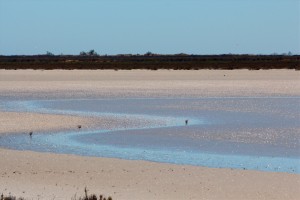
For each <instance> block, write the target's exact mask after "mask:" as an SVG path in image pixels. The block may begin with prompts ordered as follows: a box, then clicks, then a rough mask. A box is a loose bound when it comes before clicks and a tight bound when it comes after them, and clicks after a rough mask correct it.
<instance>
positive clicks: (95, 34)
mask: <svg viewBox="0 0 300 200" xmlns="http://www.w3.org/2000/svg"><path fill="white" fill-rule="evenodd" d="M90 49H95V50H96V52H98V53H99V54H119V53H133V54H136V53H140V54H143V53H145V52H147V51H151V52H154V53H162V54H173V53H181V52H184V53H190V54H223V53H238V54H244V53H249V54H271V53H274V52H276V53H287V52H289V51H291V52H293V53H294V54H300V0H0V54H2V55H15V54H23V55H24V54H43V53H45V52H46V51H50V52H53V53H54V54H60V53H64V54H78V53H79V52H80V51H88V50H90Z"/></svg>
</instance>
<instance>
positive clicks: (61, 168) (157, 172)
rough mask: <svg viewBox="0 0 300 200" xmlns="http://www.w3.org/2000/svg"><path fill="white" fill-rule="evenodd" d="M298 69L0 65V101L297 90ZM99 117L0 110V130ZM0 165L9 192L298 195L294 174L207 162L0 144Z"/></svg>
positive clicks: (44, 195)
mask: <svg viewBox="0 0 300 200" xmlns="http://www.w3.org/2000/svg"><path fill="white" fill-rule="evenodd" d="M224 75H225V76H224ZM299 75H300V74H299V71H291V70H268V71H261V70H260V71H248V70H238V71H235V70H234V71H222V70H220V71H210V70H203V71H167V70H165V71H142V70H139V71H117V72H115V71H61V70H53V71H33V70H26V71H5V70H0V100H1V98H2V99H11V98H12V99H17V98H85V97H94V98H99V97H103V98H107V97H165V96H174V97H204V96H299V95H300V84H299V77H300V76H299ZM4 114H5V115H4ZM41 115H43V116H41ZM41 119H42V120H41ZM94 120H95V121H94ZM97 120H98V121H97ZM103 120H105V119H94V118H93V119H92V118H81V117H77V116H62V115H44V114H31V113H4V112H1V113H0V122H1V126H2V127H1V128H0V130H1V131H0V132H1V133H6V132H20V133H21V132H24V131H25V132H26V131H29V130H31V127H35V128H36V131H45V130H62V129H71V130H72V129H74V126H75V125H77V124H78V123H82V124H83V123H85V124H89V126H90V127H97V125H98V126H100V125H99V123H100V122H103ZM16 122H18V123H16ZM3 123H4V124H5V125H3ZM116 123H117V121H116ZM24 124H25V125H24ZM53 124H55V125H53ZM75 128H76V127H75ZM0 166H1V167H0V176H1V178H0V193H1V192H3V193H4V194H8V193H9V192H12V193H13V194H15V195H18V196H24V197H28V198H30V199H32V198H33V199H53V197H55V199H70V197H71V196H73V195H74V194H76V193H77V196H78V195H83V189H84V187H85V186H87V187H88V189H89V190H90V192H92V193H104V194H109V195H112V196H113V198H114V199H299V196H300V175H296V174H287V173H271V172H258V171H247V170H231V169H209V168H203V167H192V166H177V165H171V164H161V163H152V162H144V161H126V160H118V159H106V158H88V157H80V156H72V155H55V154H45V153H33V152H22V151H12V150H5V149H0Z"/></svg>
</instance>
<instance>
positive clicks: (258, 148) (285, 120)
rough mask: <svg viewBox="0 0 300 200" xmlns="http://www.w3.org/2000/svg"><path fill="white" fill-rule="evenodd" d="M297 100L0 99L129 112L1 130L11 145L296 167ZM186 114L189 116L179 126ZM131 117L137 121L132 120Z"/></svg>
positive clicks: (66, 109)
mask: <svg viewBox="0 0 300 200" xmlns="http://www.w3.org/2000/svg"><path fill="white" fill-rule="evenodd" d="M299 99H300V98H297V97H291V98H200V99H77V100H28V101H2V102H0V105H1V107H0V108H1V109H2V110H7V111H25V112H38V113H55V114H68V115H79V116H81V115H83V116H104V117H105V116H106V117H113V118H116V119H119V120H123V119H129V121H128V123H127V124H126V127H118V128H111V129H110V130H105V129H101V130H97V129H94V130H93V129H90V130H86V129H82V130H77V131H73V132H58V133H57V132H56V133H51V132H49V133H35V134H34V135H33V137H32V138H30V137H29V136H28V134H26V133H24V134H13V135H11V134H10V135H9V134H7V135H4V136H2V137H1V138H0V146H1V147H4V148H10V149H17V150H32V151H39V152H54V153H67V154H76V155H83V156H96V157H112V158H121V159H130V160H149V161H154V162H165V163H174V164H185V165H196V166H206V167H215V168H238V169H251V170H261V171H276V172H277V171H278V172H288V173H298V174H299V173H300V151H299V147H300V145H299V141H300V137H299V135H300V134H299V130H300V126H299V124H300V123H299V113H300V112H299V111H300V108H299ZM185 119H189V124H188V125H187V126H186V125H185V123H184V120H185ZM136 121H139V122H142V124H141V123H139V124H138V125H137V124H136Z"/></svg>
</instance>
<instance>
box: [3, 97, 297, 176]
mask: <svg viewBox="0 0 300 200" xmlns="http://www.w3.org/2000/svg"><path fill="white" fill-rule="evenodd" d="M66 101H69V100H62V102H66ZM73 101H74V100H73ZM79 101H85V100H79ZM87 101H88V100H87ZM99 101H101V100H99ZM139 101H143V100H139ZM45 102H48V103H49V102H50V103H53V102H54V103H58V101H56V100H50V101H48V100H47V101H42V100H41V101H40V100H34V101H10V102H5V104H3V103H2V108H3V107H4V108H5V110H6V111H18V112H37V113H47V114H63V115H78V116H95V117H99V116H101V117H103V116H104V117H105V116H107V117H115V118H118V119H122V118H124V117H125V118H130V119H136V120H142V121H143V122H147V123H145V125H143V126H140V127H137V126H132V127H126V128H119V129H114V130H87V131H75V132H59V133H36V134H34V136H33V138H32V139H30V138H29V137H28V135H25V134H13V135H4V136H2V137H1V139H0V146H1V147H4V148H11V149H17V150H32V151H39V152H53V153H67V154H76V155H82V156H96V157H111V158H121V159H130V160H147V161H154V162H164V163H173V164H183V165H195V166H205V167H214V168H237V169H251V170H261V171H275V172H288V173H296V174H299V173H300V170H299V166H300V159H299V157H293V156H291V157H286V156H282V157H280V156H265V155H246V154H238V153H237V154H229V153H226V152H225V153H220V152H212V151H203V149H202V150H201V149H197V148H192V147H189V146H188V145H189V144H190V143H184V144H182V145H177V143H176V142H177V141H176V142H175V143H176V144H167V145H163V143H162V144H160V145H155V143H159V137H161V135H157V136H155V137H152V136H151V138H150V140H153V141H152V143H151V144H149V145H148V144H146V143H145V144H146V145H144V143H142V144H141V145H138V142H136V143H133V142H134V141H133V142H132V143H127V142H124V143H122V142H120V143H115V142H114V143H111V142H108V143H105V141H111V140H117V139H119V138H122V137H123V138H122V139H124V140H128V139H130V140H135V139H136V138H137V137H136V136H132V133H133V132H134V131H140V132H141V133H143V131H144V130H147V131H149V129H151V132H152V133H155V132H156V131H157V129H161V130H164V129H165V128H171V130H173V129H172V128H176V127H183V126H185V125H184V120H185V119H189V125H190V126H191V127H193V126H195V127H196V128H197V127H199V126H209V125H212V124H214V123H218V120H215V121H212V120H211V119H208V118H205V117H201V116H200V117H199V116H197V117H195V116H194V115H192V116H189V115H185V114H186V113H182V114H183V115H184V116H180V113H179V114H178V113H176V115H177V116H162V115H159V114H160V113H158V114H157V115H155V114H153V113H151V114H144V113H143V114H140V113H116V112H111V113H110V112H99V111H94V112H93V111H90V110H88V111H84V110H63V109H55V108H53V107H51V106H52V105H51V106H50V107H49V106H48V105H46V106H45ZM3 105H4V106H3ZM47 106H48V107H47ZM174 130H175V129H174ZM128 136H130V137H128ZM110 137H112V139H111V138H110ZM138 137H142V138H140V139H148V138H149V137H150V136H148V135H142V136H138ZM162 137H164V136H162ZM140 139H138V140H137V141H140ZM167 139H169V138H167ZM179 139H180V138H179ZM181 139H182V138H181ZM103 141H104V142H103ZM129 144H130V145H129ZM135 144H137V145H135Z"/></svg>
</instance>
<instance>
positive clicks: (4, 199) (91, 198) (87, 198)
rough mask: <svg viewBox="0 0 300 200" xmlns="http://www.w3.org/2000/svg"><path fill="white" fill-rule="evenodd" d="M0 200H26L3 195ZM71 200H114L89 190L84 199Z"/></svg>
mask: <svg viewBox="0 0 300 200" xmlns="http://www.w3.org/2000/svg"><path fill="white" fill-rule="evenodd" d="M0 200H26V199H25V198H23V197H19V198H17V197H15V196H12V195H9V196H4V195H3V194H1V196H0ZM71 200H113V199H112V197H110V196H109V197H104V195H99V197H98V196H97V195H95V194H91V195H89V194H88V190H87V188H85V189H84V197H79V198H77V197H76V196H74V197H73V198H71Z"/></svg>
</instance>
